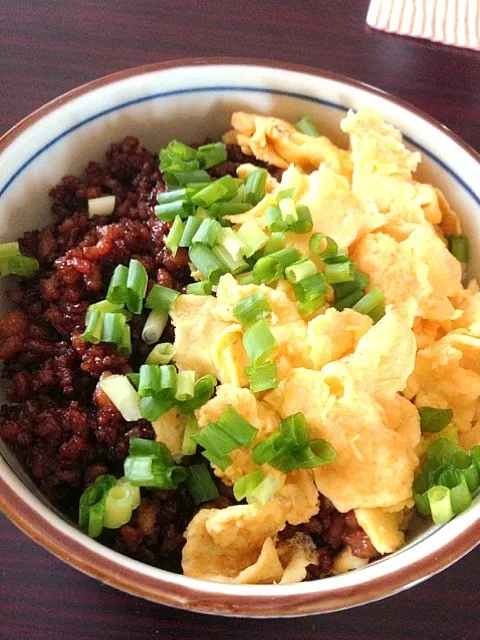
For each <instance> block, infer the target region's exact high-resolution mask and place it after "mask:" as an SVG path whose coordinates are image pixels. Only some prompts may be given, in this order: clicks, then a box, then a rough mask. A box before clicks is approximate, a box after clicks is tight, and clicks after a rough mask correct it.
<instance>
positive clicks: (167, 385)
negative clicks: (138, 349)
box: [160, 364, 177, 396]
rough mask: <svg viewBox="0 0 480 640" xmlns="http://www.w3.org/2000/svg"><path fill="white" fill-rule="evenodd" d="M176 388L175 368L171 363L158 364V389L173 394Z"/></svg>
mask: <svg viewBox="0 0 480 640" xmlns="http://www.w3.org/2000/svg"><path fill="white" fill-rule="evenodd" d="M176 389H177V370H176V369H175V367H174V366H173V364H163V365H161V366H160V390H161V391H168V392H169V393H171V395H172V396H173V395H175V392H176Z"/></svg>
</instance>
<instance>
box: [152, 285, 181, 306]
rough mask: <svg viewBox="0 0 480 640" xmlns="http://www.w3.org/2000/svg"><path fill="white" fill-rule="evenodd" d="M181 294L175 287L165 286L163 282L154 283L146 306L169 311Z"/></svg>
mask: <svg viewBox="0 0 480 640" xmlns="http://www.w3.org/2000/svg"><path fill="white" fill-rule="evenodd" d="M179 295H180V293H179V292H178V291H175V290H174V289H170V288H169V287H164V286H162V285H161V284H154V285H153V287H152V289H151V291H150V293H149V294H148V296H147V299H146V300H145V306H146V307H147V309H155V310H156V311H163V312H164V313H168V312H169V311H170V307H171V306H172V304H173V303H174V302H175V300H176V299H177V298H178V296H179Z"/></svg>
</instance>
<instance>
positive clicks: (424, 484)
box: [413, 473, 432, 516]
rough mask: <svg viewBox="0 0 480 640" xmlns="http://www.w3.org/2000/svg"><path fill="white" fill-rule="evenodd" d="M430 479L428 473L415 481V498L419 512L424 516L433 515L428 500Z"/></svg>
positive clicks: (422, 474)
mask: <svg viewBox="0 0 480 640" xmlns="http://www.w3.org/2000/svg"><path fill="white" fill-rule="evenodd" d="M428 489H429V485H428V477H427V475H426V473H421V474H420V475H419V476H417V477H416V478H415V480H414V481H413V496H414V498H415V506H416V507H417V511H418V512H419V513H421V514H422V515H424V516H429V515H431V513H432V511H431V509H430V501H429V500H428Z"/></svg>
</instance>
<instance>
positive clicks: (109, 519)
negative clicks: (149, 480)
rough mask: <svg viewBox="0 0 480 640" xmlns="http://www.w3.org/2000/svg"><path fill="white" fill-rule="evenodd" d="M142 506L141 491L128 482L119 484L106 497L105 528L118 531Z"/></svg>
mask: <svg viewBox="0 0 480 640" xmlns="http://www.w3.org/2000/svg"><path fill="white" fill-rule="evenodd" d="M139 504H140V489H139V487H134V486H133V485H131V484H130V483H129V482H128V481H124V482H120V481H119V482H117V483H116V484H115V485H114V486H113V487H112V488H111V489H110V491H108V493H107V494H106V496H105V514H104V517H103V526H104V527H106V528H107V529H118V528H120V527H122V526H123V525H124V524H127V522H129V521H130V519H131V517H132V512H133V510H134V509H136V508H137V507H138V506H139Z"/></svg>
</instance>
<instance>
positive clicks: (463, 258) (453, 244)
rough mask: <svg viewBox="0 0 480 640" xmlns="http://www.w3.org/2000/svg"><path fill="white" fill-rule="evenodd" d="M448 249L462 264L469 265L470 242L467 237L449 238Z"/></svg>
mask: <svg viewBox="0 0 480 640" xmlns="http://www.w3.org/2000/svg"><path fill="white" fill-rule="evenodd" d="M447 240H448V249H449V251H450V253H452V255H454V256H455V258H457V260H459V261H460V262H463V263H467V262H468V258H469V246H468V240H467V238H466V237H465V236H447Z"/></svg>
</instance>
